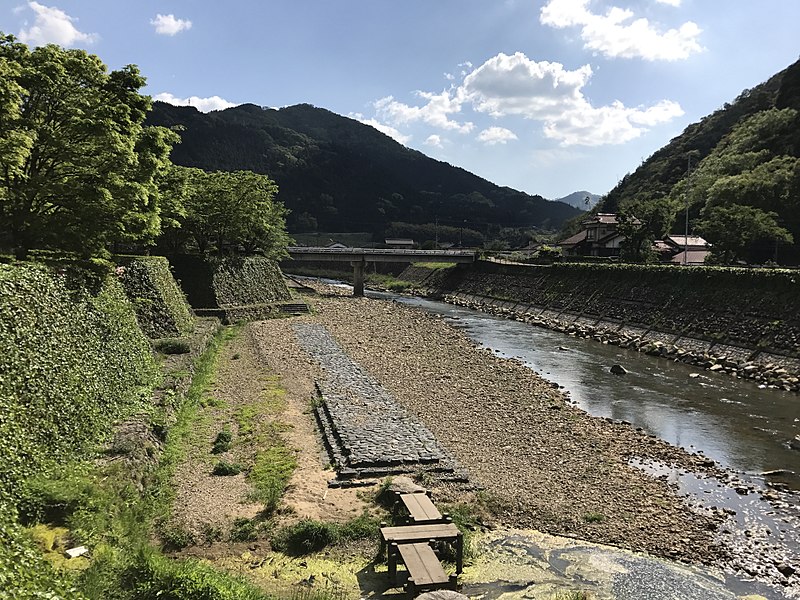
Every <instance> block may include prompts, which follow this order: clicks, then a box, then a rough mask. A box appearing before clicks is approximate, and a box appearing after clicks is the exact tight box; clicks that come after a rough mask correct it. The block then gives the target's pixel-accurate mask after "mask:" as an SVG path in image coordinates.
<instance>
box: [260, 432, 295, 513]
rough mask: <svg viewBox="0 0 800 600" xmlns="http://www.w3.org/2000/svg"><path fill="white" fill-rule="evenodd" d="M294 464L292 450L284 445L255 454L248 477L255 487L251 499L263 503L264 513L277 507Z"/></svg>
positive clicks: (270, 511)
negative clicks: (253, 463)
mask: <svg viewBox="0 0 800 600" xmlns="http://www.w3.org/2000/svg"><path fill="white" fill-rule="evenodd" d="M296 466H297V459H296V458H295V455H294V452H292V451H291V450H289V449H288V448H286V447H285V446H273V447H271V448H267V449H266V450H264V451H263V452H259V454H258V456H256V462H255V465H254V466H253V468H252V470H251V471H250V475H249V479H250V482H251V483H252V484H253V486H254V487H255V488H256V489H255V492H254V493H253V499H254V500H256V501H258V502H263V503H264V511H265V512H266V513H272V512H274V511H275V509H276V508H277V507H278V503H279V502H280V499H281V496H282V495H283V492H284V490H285V489H286V485H287V484H288V483H289V479H290V478H291V476H292V473H293V472H294V469H295V467H296Z"/></svg>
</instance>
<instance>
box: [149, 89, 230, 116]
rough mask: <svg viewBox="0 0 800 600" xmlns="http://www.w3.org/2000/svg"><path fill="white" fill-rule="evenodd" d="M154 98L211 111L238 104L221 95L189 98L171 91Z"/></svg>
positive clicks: (176, 104) (202, 110)
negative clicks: (174, 94)
mask: <svg viewBox="0 0 800 600" xmlns="http://www.w3.org/2000/svg"><path fill="white" fill-rule="evenodd" d="M153 99H154V100H160V101H161V102H166V103H167V104H173V105H175V106H194V107H195V108H196V109H197V110H199V111H200V112H209V111H212V110H223V109H225V108H231V107H232V106H237V105H236V104H235V103H234V102H229V101H228V100H225V99H224V98H220V97H219V96H210V97H209V98H200V97H198V96H190V97H188V98H178V97H177V96H173V95H172V94H170V93H169V92H162V93H160V94H156V95H155V96H153Z"/></svg>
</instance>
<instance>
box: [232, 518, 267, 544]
mask: <svg viewBox="0 0 800 600" xmlns="http://www.w3.org/2000/svg"><path fill="white" fill-rule="evenodd" d="M264 529H266V523H265V522H264V521H259V520H257V519H245V518H244V517H239V518H237V519H234V521H233V525H232V526H231V534H230V540H231V541H232V542H250V541H252V540H254V539H256V538H257V537H258V535H259V533H261V531H263V530H264Z"/></svg>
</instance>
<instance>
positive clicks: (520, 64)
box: [461, 52, 683, 146]
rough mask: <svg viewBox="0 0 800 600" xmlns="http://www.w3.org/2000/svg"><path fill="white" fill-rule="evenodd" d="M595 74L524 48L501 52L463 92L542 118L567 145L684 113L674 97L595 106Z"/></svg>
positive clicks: (633, 132) (497, 112) (602, 139)
mask: <svg viewBox="0 0 800 600" xmlns="http://www.w3.org/2000/svg"><path fill="white" fill-rule="evenodd" d="M591 76H592V69H591V67H590V66H589V65H584V66H582V67H580V68H578V69H576V70H574V71H570V70H567V69H565V68H564V66H563V65H561V64H560V63H552V62H547V61H542V62H536V61H534V60H531V59H530V58H528V57H527V56H525V55H524V54H522V53H521V52H517V53H516V54H514V55H513V56H508V55H506V54H498V55H497V56H495V57H493V58H490V59H489V60H487V61H486V62H485V63H483V64H482V65H481V66H480V67H478V68H477V69H475V70H474V71H473V72H472V73H470V74H469V75H468V76H467V77H465V78H464V83H463V85H462V88H461V94H462V95H463V97H464V98H465V99H468V100H470V101H471V102H472V103H473V106H474V107H475V109H476V110H478V111H481V112H487V113H489V114H491V115H492V116H494V117H503V116H506V115H521V116H523V117H525V118H528V119H534V120H537V121H541V122H542V124H543V130H544V134H545V135H546V136H547V137H549V138H552V139H555V140H558V141H560V142H561V144H562V145H564V146H570V145H584V146H599V145H603V144H621V143H624V142H627V141H630V140H632V139H634V138H637V137H639V136H640V135H641V134H642V133H644V132H645V131H646V130H647V127H652V126H654V125H658V124H660V123H666V122H668V121H670V120H672V119H674V118H675V117H679V116H681V115H683V110H682V109H681V107H680V105H679V104H678V103H676V102H673V101H671V100H662V101H661V102H658V103H657V104H655V105H654V106H651V107H649V108H644V107H635V108H629V107H626V106H625V105H624V104H622V103H621V102H619V101H617V102H614V103H612V104H610V105H607V106H600V107H596V106H593V105H592V104H591V102H590V101H589V100H588V99H587V98H586V97H585V96H584V95H583V91H582V88H583V87H584V86H585V85H586V84H587V83H588V81H589V79H590V78H591Z"/></svg>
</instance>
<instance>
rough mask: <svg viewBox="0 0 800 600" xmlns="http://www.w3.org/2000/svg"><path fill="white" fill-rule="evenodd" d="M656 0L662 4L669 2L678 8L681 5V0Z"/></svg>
mask: <svg viewBox="0 0 800 600" xmlns="http://www.w3.org/2000/svg"><path fill="white" fill-rule="evenodd" d="M656 2H658V3H660V4H669V5H670V6H674V7H675V8H678V7H679V6H680V5H681V0H656Z"/></svg>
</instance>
